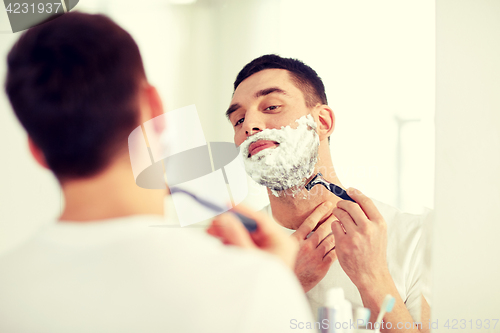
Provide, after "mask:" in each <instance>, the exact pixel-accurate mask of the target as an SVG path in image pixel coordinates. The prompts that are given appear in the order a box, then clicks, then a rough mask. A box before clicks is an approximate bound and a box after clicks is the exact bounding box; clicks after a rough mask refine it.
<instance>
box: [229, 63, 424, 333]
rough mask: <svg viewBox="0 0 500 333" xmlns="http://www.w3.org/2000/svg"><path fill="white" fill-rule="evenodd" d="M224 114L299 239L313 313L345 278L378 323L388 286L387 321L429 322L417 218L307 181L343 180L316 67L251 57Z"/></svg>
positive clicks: (275, 208)
mask: <svg viewBox="0 0 500 333" xmlns="http://www.w3.org/2000/svg"><path fill="white" fill-rule="evenodd" d="M226 115H227V116H228V118H229V120H230V122H231V124H232V125H233V127H234V133H235V134H234V141H235V143H236V145H238V146H240V149H241V153H242V155H243V160H244V163H245V167H246V170H247V173H248V174H249V175H250V176H251V177H252V178H253V179H254V180H255V181H257V182H258V183H260V184H262V185H265V186H267V187H268V194H269V200H270V207H267V208H266V210H267V211H268V212H269V213H270V214H272V216H273V217H274V219H275V220H276V221H277V222H278V223H279V224H280V225H281V226H283V227H285V228H287V229H289V230H295V232H294V233H293V235H292V236H293V237H294V238H295V239H297V240H298V241H299V243H300V246H301V248H300V251H299V255H298V257H297V262H296V266H295V273H296V275H297V277H298V278H299V280H300V282H301V284H302V287H303V289H304V291H306V292H307V296H308V299H309V301H310V304H311V306H312V308H313V312H315V311H316V309H317V308H318V307H319V306H320V305H322V304H323V303H324V295H325V293H326V291H327V290H328V289H330V288H332V287H335V286H340V287H342V288H343V289H344V291H345V293H346V297H347V298H348V299H349V300H350V301H351V302H353V303H354V305H357V306H361V305H364V306H365V307H367V308H369V309H370V310H371V312H372V317H371V319H372V321H373V320H374V319H375V318H376V315H377V314H378V311H379V308H380V306H381V304H382V301H383V299H384V297H385V295H386V294H391V295H393V296H395V297H396V305H395V307H394V310H393V311H392V312H391V313H390V314H388V315H386V317H385V321H386V322H391V323H392V327H393V329H396V326H397V323H398V322H402V323H405V322H410V323H411V322H413V321H414V320H415V321H420V320H422V322H424V324H426V321H427V315H428V305H427V303H426V301H425V299H423V298H422V296H421V291H420V283H421V281H420V280H421V272H420V269H421V267H420V265H421V263H420V261H419V260H420V256H421V253H420V251H419V243H420V241H421V239H420V234H421V220H420V219H419V218H418V217H414V216H410V215H406V214H401V213H399V212H398V211H397V210H396V209H394V208H392V207H389V206H387V205H384V204H382V203H378V202H375V203H374V202H373V201H372V200H370V199H369V198H367V197H366V196H364V195H363V194H361V193H360V192H359V191H357V190H354V189H349V190H347V194H348V195H349V196H350V197H351V198H352V199H354V200H355V202H356V203H354V202H351V201H348V200H342V199H341V198H339V197H338V196H336V195H334V194H333V193H332V192H330V191H328V190H327V189H326V187H324V186H322V185H316V186H315V187H313V188H312V189H310V191H308V190H307V189H306V188H305V185H306V184H307V183H308V182H309V181H310V180H311V179H312V178H313V177H314V176H315V175H317V174H318V173H319V172H321V174H322V175H323V177H324V178H325V179H326V180H327V181H328V182H330V183H333V184H336V185H337V186H339V187H340V189H341V188H342V184H341V183H340V181H339V179H338V177H337V175H336V173H335V169H334V166H333V163H332V159H331V155H330V147H329V137H330V135H331V133H332V132H333V130H334V127H335V117H334V113H333V111H332V109H331V108H330V107H328V105H327V99H326V94H325V89H324V86H323V83H322V81H321V79H320V78H319V77H318V75H317V74H316V72H315V71H314V70H313V69H312V68H310V67H309V66H307V65H305V64H304V63H302V62H300V61H298V60H295V59H289V58H282V57H279V56H277V55H265V56H262V57H259V58H257V59H254V60H253V61H251V62H250V63H249V64H247V65H246V66H245V67H244V68H243V69H242V70H241V71H240V73H239V74H238V76H237V78H236V81H235V82H234V93H233V98H232V100H231V105H230V107H229V108H228V110H227V112H226ZM339 187H338V188H339ZM340 192H343V191H342V190H340ZM313 230H314V234H312V236H310V237H308V235H309V234H310V233H311V232H312V231H313ZM421 301H422V306H421ZM421 310H423V312H422V318H421V316H420V314H421ZM412 316H413V318H412ZM426 326H427V325H424V327H422V329H425V328H426ZM419 328H421V327H419ZM391 332H392V331H391Z"/></svg>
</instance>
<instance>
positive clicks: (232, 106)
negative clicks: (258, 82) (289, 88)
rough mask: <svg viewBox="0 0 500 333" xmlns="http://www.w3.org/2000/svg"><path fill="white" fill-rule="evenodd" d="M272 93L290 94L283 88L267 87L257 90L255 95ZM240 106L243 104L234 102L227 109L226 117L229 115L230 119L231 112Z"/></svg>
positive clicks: (257, 96) (256, 96)
mask: <svg viewBox="0 0 500 333" xmlns="http://www.w3.org/2000/svg"><path fill="white" fill-rule="evenodd" d="M272 93H278V94H283V95H288V94H287V92H286V91H284V90H283V89H281V88H278V87H270V88H266V89H262V90H259V91H257V92H256V93H255V95H254V97H255V98H259V97H262V96H266V95H269V94H272ZM240 107H241V105H239V104H238V103H235V104H232V105H231V106H230V107H229V109H227V111H226V117H227V119H229V116H230V115H231V113H233V112H235V111H236V110H238V109H239V108H240Z"/></svg>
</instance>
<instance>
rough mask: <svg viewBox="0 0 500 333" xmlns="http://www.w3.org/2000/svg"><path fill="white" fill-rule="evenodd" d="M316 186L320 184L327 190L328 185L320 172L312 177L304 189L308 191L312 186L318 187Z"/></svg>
mask: <svg viewBox="0 0 500 333" xmlns="http://www.w3.org/2000/svg"><path fill="white" fill-rule="evenodd" d="M318 184H321V185H323V186H324V187H326V188H327V189H329V187H328V183H327V182H326V181H325V180H324V179H323V175H322V174H321V172H318V173H317V174H316V176H314V177H313V179H311V180H310V181H309V182H308V183H307V184H306V185H305V188H306V190H308V191H310V190H311V189H312V188H313V187H314V186H316V185H318Z"/></svg>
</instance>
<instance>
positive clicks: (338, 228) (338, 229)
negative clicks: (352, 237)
mask: <svg viewBox="0 0 500 333" xmlns="http://www.w3.org/2000/svg"><path fill="white" fill-rule="evenodd" d="M332 232H333V236H334V237H335V244H338V242H339V241H340V240H341V239H342V238H344V237H345V235H346V233H345V231H344V228H343V227H342V224H341V223H340V221H333V223H332Z"/></svg>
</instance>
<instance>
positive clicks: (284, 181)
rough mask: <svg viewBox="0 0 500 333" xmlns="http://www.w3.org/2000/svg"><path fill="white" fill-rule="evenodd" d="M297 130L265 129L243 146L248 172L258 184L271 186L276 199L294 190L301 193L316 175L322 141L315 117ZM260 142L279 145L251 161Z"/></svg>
mask: <svg viewBox="0 0 500 333" xmlns="http://www.w3.org/2000/svg"><path fill="white" fill-rule="evenodd" d="M296 122H297V123H298V124H299V125H298V127H297V128H295V129H294V128H291V127H290V126H283V127H281V129H265V130H263V131H261V132H259V133H257V134H254V135H252V136H250V137H248V138H247V139H246V140H245V141H244V142H243V143H242V144H241V146H240V152H241V154H242V157H243V161H244V164H245V169H246V172H247V173H248V175H249V176H250V177H252V179H253V180H255V181H256V182H257V183H259V184H261V185H264V186H267V187H268V188H270V189H271V192H272V193H273V194H274V195H275V196H279V195H280V191H285V190H288V189H292V193H291V194H292V195H294V194H295V193H297V192H299V191H300V190H301V189H302V187H303V186H304V185H305V182H306V180H307V178H309V177H310V176H311V175H312V174H313V172H314V166H315V165H316V163H317V161H318V147H319V137H318V134H317V133H316V123H315V122H314V118H313V117H312V116H311V115H307V116H303V117H301V118H299V119H297V120H296ZM259 140H269V141H274V142H277V143H278V144H279V145H278V146H277V147H275V148H267V149H263V150H261V151H259V152H258V153H257V154H254V155H253V156H251V157H249V156H248V155H249V152H248V148H249V146H250V145H251V144H252V143H254V142H256V141H259Z"/></svg>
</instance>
